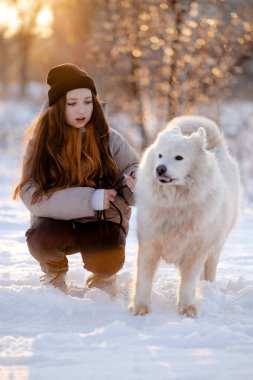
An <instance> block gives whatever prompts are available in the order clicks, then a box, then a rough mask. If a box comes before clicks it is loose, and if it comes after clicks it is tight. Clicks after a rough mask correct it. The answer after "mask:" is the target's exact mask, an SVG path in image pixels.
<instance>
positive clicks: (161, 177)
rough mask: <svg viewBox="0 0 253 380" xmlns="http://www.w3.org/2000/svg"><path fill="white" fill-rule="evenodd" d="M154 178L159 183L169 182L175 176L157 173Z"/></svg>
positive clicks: (173, 179)
mask: <svg viewBox="0 0 253 380" xmlns="http://www.w3.org/2000/svg"><path fill="white" fill-rule="evenodd" d="M156 178H157V180H158V181H159V182H161V183H171V182H173V181H175V180H176V178H171V177H169V176H167V175H158V176H157V177H156Z"/></svg>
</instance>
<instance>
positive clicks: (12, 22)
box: [0, 0, 54, 38]
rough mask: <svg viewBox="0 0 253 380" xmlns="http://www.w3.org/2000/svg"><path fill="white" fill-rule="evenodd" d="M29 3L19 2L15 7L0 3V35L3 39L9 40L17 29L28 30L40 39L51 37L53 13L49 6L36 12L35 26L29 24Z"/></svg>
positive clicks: (23, 0) (22, 0) (24, 0)
mask: <svg viewBox="0 0 253 380" xmlns="http://www.w3.org/2000/svg"><path fill="white" fill-rule="evenodd" d="M29 11H30V12H31V3H30V2H29V1H27V0H19V1H17V2H16V4H15V5H11V4H10V3H7V2H0V33H1V34H2V35H3V37H4V38H11V37H12V36H14V35H15V34H16V33H18V31H19V29H21V28H22V29H26V30H29V28H30V33H31V34H36V35H38V36H40V37H42V38H48V37H50V36H51V35H52V33H53V30H52V25H53V20H54V18H53V12H52V10H51V8H49V6H43V7H42V8H41V10H40V11H39V12H38V15H37V17H36V22H35V25H33V24H32V22H31V17H30V13H29Z"/></svg>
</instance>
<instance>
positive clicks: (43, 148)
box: [14, 95, 119, 203]
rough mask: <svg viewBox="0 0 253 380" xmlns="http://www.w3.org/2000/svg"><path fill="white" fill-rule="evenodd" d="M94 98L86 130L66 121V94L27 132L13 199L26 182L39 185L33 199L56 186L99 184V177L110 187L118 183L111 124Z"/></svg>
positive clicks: (38, 197) (42, 113)
mask: <svg viewBox="0 0 253 380" xmlns="http://www.w3.org/2000/svg"><path fill="white" fill-rule="evenodd" d="M92 100H93V112H92V116H91V120H90V121H89V123H88V124H87V125H86V126H85V132H84V133H82V131H81V130H79V129H78V128H74V127H71V126H68V125H66V123H65V104H66V96H64V97H62V98H61V99H59V100H58V101H57V102H56V103H55V104H54V105H52V106H51V107H49V108H47V109H46V110H44V111H43V112H41V114H40V115H39V117H38V118H37V119H36V120H35V122H34V123H33V124H32V125H31V127H30V128H29V129H28V131H27V132H26V138H27V140H28V145H27V149H26V154H25V158H24V163H23V171H22V177H21V179H20V182H19V184H18V185H17V187H16V189H15V191H14V199H15V198H17V197H18V195H19V193H20V190H21V188H22V187H23V186H24V184H26V183H30V184H34V185H35V186H36V187H37V191H35V193H34V194H33V198H32V203H35V202H37V201H39V200H40V199H41V197H42V196H43V195H48V196H50V195H51V194H52V193H53V192H55V191H56V190H60V189H65V188H69V187H76V186H90V187H96V179H98V178H100V177H103V178H106V179H107V180H108V182H109V183H110V184H111V187H113V186H114V185H115V184H116V183H117V181H118V176H119V173H118V168H117V165H116V162H115V161H114V159H113V157H112V154H111V152H110V148H109V126H108V124H107V122H106V120H105V117H104V113H103V109H102V106H101V104H100V102H99V101H98V99H97V98H96V96H94V95H92Z"/></svg>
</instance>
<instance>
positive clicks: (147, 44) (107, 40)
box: [85, 0, 253, 147]
mask: <svg viewBox="0 0 253 380" xmlns="http://www.w3.org/2000/svg"><path fill="white" fill-rule="evenodd" d="M95 5H96V17H95V19H94V20H93V31H92V38H90V39H89V41H88V42H89V43H88V45H87V44H86V46H88V50H87V48H85V56H86V59H87V55H88V53H89V55H90V57H91V59H92V60H94V61H95V62H96V64H97V65H99V67H101V72H102V74H101V75H103V78H105V77H106V78H107V86H106V91H107V94H108V95H107V98H108V99H109V102H110V104H112V105H114V107H115V110H119V109H120V110H122V111H123V112H126V113H128V114H132V115H133V121H134V123H135V124H136V125H137V126H138V127H139V131H140V134H141V138H142V141H143V144H142V147H144V146H146V145H147V144H148V143H149V142H150V140H152V139H153V138H154V135H155V134H156V133H157V131H158V130H159V129H160V128H161V127H163V126H164V122H165V121H166V120H167V119H170V118H171V117H173V116H176V115H178V114H182V113H187V112H193V109H194V107H195V106H196V104H200V103H207V102H210V101H212V100H213V99H217V98H218V97H220V96H221V95H223V96H225V97H226V96H227V95H228V89H229V87H230V85H231V82H232V80H233V77H234V76H235V75H237V74H238V73H240V72H241V70H242V64H243V62H244V61H245V60H246V59H248V58H249V57H250V56H251V55H252V46H253V43H252V40H253V27H252V21H251V20H252V19H253V18H252V7H251V6H250V3H247V2H246V3H245V2H244V3H243V4H241V2H239V1H231V2H225V1H223V0H211V1H201V2H200V1H196V0H181V1H177V0H167V1H165V0H139V1H138V2H136V1H134V0H99V1H96V4H95ZM151 119H154V120H155V122H154V123H150V120H151ZM158 120H159V121H158Z"/></svg>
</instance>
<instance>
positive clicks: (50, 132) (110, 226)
mask: <svg viewBox="0 0 253 380" xmlns="http://www.w3.org/2000/svg"><path fill="white" fill-rule="evenodd" d="M47 83H48V85H49V86H50V88H49V91H48V101H49V106H48V107H47V108H46V109H44V110H43V111H42V112H41V114H40V115H39V116H38V118H37V120H36V121H35V123H33V125H32V126H31V128H30V129H29V130H28V136H29V141H28V144H27V148H26V153H25V156H24V160H23V171H22V177H21V179H20V182H19V184H18V186H17V187H16V189H15V193H14V198H17V196H18V195H19V196H20V197H21V199H22V201H23V202H24V204H25V206H26V207H27V208H28V210H29V211H30V213H31V227H30V228H29V229H28V231H27V232H26V237H27V244H28V248H29V251H30V253H31V255H32V256H33V257H34V258H35V259H36V260H37V261H38V262H39V263H40V265H41V269H42V271H43V272H44V275H43V276H41V281H42V283H43V284H45V285H52V286H55V287H57V288H59V289H60V290H62V291H63V292H66V293H67V292H68V288H67V285H66V273H67V271H68V260H67V256H68V255H71V254H74V253H77V252H80V253H81V255H82V259H83V263H84V268H85V269H87V270H88V271H90V272H92V275H91V276H90V277H89V278H88V280H87V286H88V287H99V288H102V289H105V290H107V291H109V292H110V293H111V294H113V295H114V294H115V291H116V289H115V279H116V276H115V274H116V273H117V272H118V271H119V270H120V269H121V267H122V266H123V264H124V258H125V241H126V235H127V232H128V222H129V218H130V214H131V208H130V205H132V204H133V193H132V191H133V189H134V184H135V179H134V178H135V171H136V169H137V161H138V160H137V156H136V154H135V152H134V151H133V150H132V148H131V147H130V146H129V144H128V143H127V141H126V140H125V139H124V138H123V137H122V136H121V135H120V134H119V133H117V132H116V131H114V130H113V129H110V128H109V126H108V124H107V122H106V119H105V117H104V114H103V109H102V107H101V104H100V102H99V100H98V98H97V90H96V86H95V83H94V81H93V80H92V78H90V77H89V76H88V74H87V73H86V72H85V71H83V70H81V69H80V68H79V67H77V66H75V65H74V64H70V63H65V64H62V65H59V66H55V67H53V68H52V69H51V70H50V71H49V73H48V77H47Z"/></svg>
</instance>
